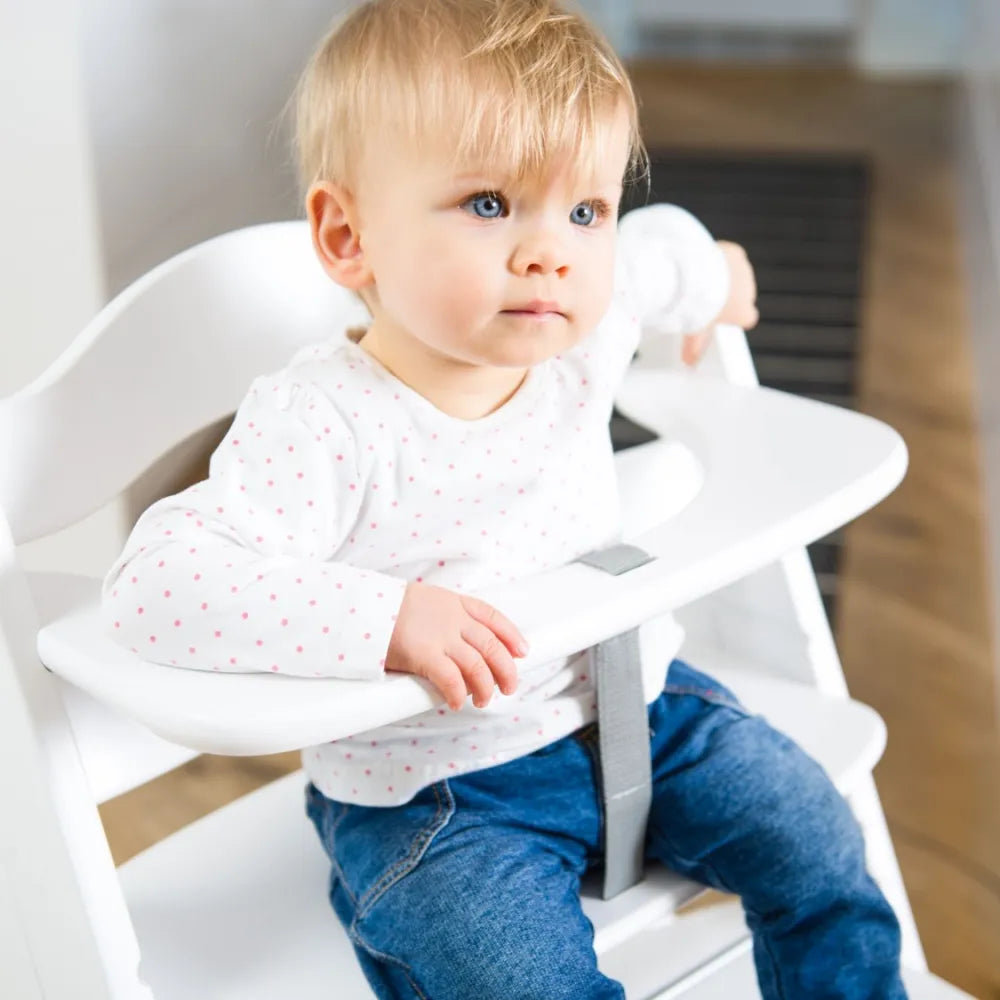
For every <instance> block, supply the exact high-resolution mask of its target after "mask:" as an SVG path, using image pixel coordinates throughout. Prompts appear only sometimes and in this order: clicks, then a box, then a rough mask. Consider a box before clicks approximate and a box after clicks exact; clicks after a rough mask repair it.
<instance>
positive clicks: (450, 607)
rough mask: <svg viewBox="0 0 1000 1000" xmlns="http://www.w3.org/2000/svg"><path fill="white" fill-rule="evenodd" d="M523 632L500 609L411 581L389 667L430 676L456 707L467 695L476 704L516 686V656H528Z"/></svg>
mask: <svg viewBox="0 0 1000 1000" xmlns="http://www.w3.org/2000/svg"><path fill="white" fill-rule="evenodd" d="M527 651H528V644H527V642H525V640H524V636H522V635H521V633H520V632H519V631H518V630H517V628H515V626H514V625H513V624H512V623H511V622H510V621H508V620H507V618H505V617H504V616H503V615H502V614H500V612H499V611H497V610H496V608H493V607H490V605H488V604H486V603H485V602H484V601H480V600H479V599H478V598H475V597H463V596H462V595H460V594H456V593H454V592H453V591H450V590H445V589H444V588H443V587H434V586H431V585H430V584H427V583H410V584H408V585H407V587H406V592H405V593H404V595H403V603H402V604H401V605H400V608H399V615H398V617H397V619H396V627H395V629H393V633H392V638H391V639H390V640H389V651H388V652H387V653H386V658H385V667H386V670H398V671H401V672H402V673H405V674H416V675H417V676H418V677H425V678H427V680H429V681H430V682H431V683H432V684H433V685H434V686H435V687H436V688H437V689H438V690H439V691H440V692H441V694H443V695H444V696H445V699H446V700H447V702H448V705H449V706H450V707H451V708H453V709H454V710H455V711H458V709H460V708H461V707H462V703H463V702H464V701H465V698H466V695H468V694H471V695H472V702H473V704H474V705H475V706H476V707H477V708H484V707H485V706H486V705H488V704H489V701H490V698H492V697H493V688H494V685H495V684H496V685H499V687H500V690H501V692H502V693H503V694H508V695H509V694H513V693H514V692H515V691H516V690H517V667H516V666H515V664H514V659H513V657H514V656H524V654H525V653H527Z"/></svg>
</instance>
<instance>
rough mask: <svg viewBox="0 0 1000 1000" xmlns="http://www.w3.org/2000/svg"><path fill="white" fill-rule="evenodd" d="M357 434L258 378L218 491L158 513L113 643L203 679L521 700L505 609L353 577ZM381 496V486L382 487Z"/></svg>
mask: <svg viewBox="0 0 1000 1000" xmlns="http://www.w3.org/2000/svg"><path fill="white" fill-rule="evenodd" d="M355 450H356V449H355V441H354V438H353V435H352V434H351V432H350V431H349V430H348V428H347V427H346V426H345V424H344V422H343V421H342V420H341V418H340V416H339V413H338V412H337V410H336V409H335V408H334V407H333V406H332V405H331V403H330V402H329V400H327V399H326V397H325V396H324V395H323V394H322V393H321V392H320V391H318V390H316V389H314V388H312V387H309V386H305V387H303V386H300V385H296V384H292V383H291V382H290V381H289V380H287V379H283V378H281V377H280V376H279V377H275V378H264V379H258V380H257V382H256V383H255V384H254V386H253V387H252V389H251V391H250V393H249V394H248V396H247V398H246V399H245V400H244V402H243V404H242V405H241V406H240V409H239V411H238V413H237V414H236V417H235V419H234V421H233V425H232V427H231V428H230V430H229V432H228V434H227V435H226V438H225V440H224V441H223V442H222V444H221V445H220V446H219V448H218V449H217V451H216V452H215V454H214V455H213V456H212V461H211V467H210V474H209V478H208V479H207V480H206V481H204V482H202V483H199V484H197V485H196V486H193V487H191V488H190V489H188V490H186V491H184V492H183V493H181V494H178V495H177V496H174V497H168V498H166V499H164V500H161V501H159V502H158V503H156V504H154V505H153V506H152V507H151V508H150V509H149V510H148V511H146V512H145V514H143V516H142V517H141V518H140V519H139V522H138V523H137V524H136V526H135V528H134V530H133V532H132V534H131V536H130V538H129V540H128V543H127V545H126V547H125V550H124V552H123V553H122V555H121V557H120V558H119V559H118V561H117V562H116V564H115V566H114V567H113V568H112V570H111V572H110V573H109V574H108V576H107V579H106V580H105V584H104V595H103V611H104V615H105V619H106V621H107V623H108V626H109V628H110V629H111V631H112V633H113V634H114V636H115V637H116V638H117V639H118V641H120V642H122V643H123V644H124V645H126V646H128V647H130V648H131V649H133V650H134V651H135V652H137V653H138V654H139V655H141V656H142V657H143V658H145V659H149V660H153V661H156V662H160V663H165V664H170V665H175V666H184V667H192V668H196V669H204V670H220V671H235V672H262V671H271V672H275V673H288V674H296V675H300V676H309V677H313V676H315V677H319V676H333V677H345V678H360V679H377V678H380V677H381V676H382V675H383V672H384V670H399V671H403V672H406V673H413V674H418V675H420V676H423V677H426V678H427V679H428V680H429V681H431V683H433V684H435V686H436V687H438V688H439V689H440V691H441V692H442V694H444V696H445V697H446V699H447V700H448V702H449V704H451V705H452V706H453V707H455V708H458V707H460V705H461V703H462V702H463V701H464V699H465V697H466V695H467V694H468V693H470V692H471V693H472V695H473V698H474V699H475V702H476V704H486V703H487V702H488V701H489V699H490V696H491V694H492V692H493V689H494V685H495V683H498V684H499V685H500V688H501V690H502V691H503V692H504V693H505V694H511V693H513V691H514V690H515V689H516V687H517V670H516V667H515V665H514V663H513V659H512V656H513V655H522V653H521V651H520V645H521V643H523V638H522V637H521V636H520V634H519V633H518V632H517V630H516V629H515V628H514V626H513V625H512V624H511V623H510V622H508V621H507V619H506V618H504V617H503V616H502V615H500V614H499V612H497V611H495V609H493V608H491V607H489V606H488V605H486V604H484V603H483V602H482V601H477V600H476V599H475V598H472V597H468V596H463V595H459V594H455V593H452V592H450V591H447V590H443V589H442V588H440V587H431V586H427V585H423V584H418V583H411V584H407V581H405V580H403V579H401V578H398V577H394V576H391V575H389V574H386V573H380V572H376V571H374V570H364V569H360V568H358V567H356V566H353V565H351V563H350V561H349V560H350V546H351V544H352V535H353V529H354V526H355V525H356V523H357V519H358V517H359V516H360V514H361V508H362V498H363V496H364V494H365V492H366V490H367V489H369V488H370V486H371V484H368V483H367V482H366V481H365V478H364V476H363V475H362V473H361V472H360V471H359V467H358V462H357V457H356V454H355ZM376 488H377V487H376Z"/></svg>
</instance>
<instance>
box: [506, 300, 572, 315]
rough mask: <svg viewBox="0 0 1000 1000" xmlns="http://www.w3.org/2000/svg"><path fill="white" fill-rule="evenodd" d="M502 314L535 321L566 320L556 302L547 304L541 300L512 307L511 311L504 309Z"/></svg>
mask: <svg viewBox="0 0 1000 1000" xmlns="http://www.w3.org/2000/svg"><path fill="white" fill-rule="evenodd" d="M503 313H504V315H507V316H527V317H532V318H536V319H556V318H559V317H561V318H562V319H565V318H566V314H565V313H564V312H563V311H562V309H560V308H559V303H558V302H547V301H543V300H541V299H535V300H533V301H532V302H526V303H524V304H523V305H517V306H514V307H513V308H512V309H504V310H503Z"/></svg>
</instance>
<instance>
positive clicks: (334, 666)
mask: <svg viewBox="0 0 1000 1000" xmlns="http://www.w3.org/2000/svg"><path fill="white" fill-rule="evenodd" d="M617 276H618V280H617V282H616V291H615V295H614V299H613V302H612V304H611V306H610V308H609V310H608V312H607V314H606V315H605V317H604V318H603V320H602V321H601V323H600V324H599V326H598V327H597V328H596V329H595V330H594V331H593V333H591V334H590V335H589V336H587V337H586V338H585V339H584V340H582V341H581V342H580V343H579V344H577V345H576V346H575V347H574V348H573V349H572V350H570V351H568V352H566V353H565V354H563V355H560V356H556V357H553V358H550V359H549V360H547V361H545V362H542V363H541V364H539V365H536V366H535V367H533V368H532V369H530V370H529V372H528V374H527V376H526V378H525V381H524V382H523V383H522V385H521V386H520V388H519V389H518V391H517V392H516V393H515V394H514V396H513V397H511V399H509V400H508V401H507V402H506V403H505V404H504V405H503V406H502V407H500V408H499V409H498V410H496V411H494V412H493V413H490V414H489V415H487V416H485V417H482V418H480V419H477V420H463V419H460V418H456V417H452V416H449V415H447V414H445V413H443V412H442V411H440V410H438V409H437V408H436V407H435V406H434V405H433V404H432V403H430V402H429V401H428V400H426V399H425V398H424V397H422V396H421V395H419V394H418V393H416V392H415V391H414V390H412V389H410V388H409V387H408V386H406V385H405V384H404V383H402V382H401V381H399V380H398V379H397V378H395V377H394V376H393V375H392V374H390V373H389V372H388V371H387V370H386V369H385V368H383V367H382V366H381V365H380V364H379V363H378V361H376V360H375V359H374V358H372V357H371V356H370V355H369V354H367V352H365V351H364V350H363V349H362V348H361V347H359V346H358V345H357V344H356V343H354V342H352V341H351V340H349V339H348V338H347V337H346V336H345V335H344V332H343V331H336V333H335V335H334V336H333V337H332V338H331V339H330V340H329V341H327V342H325V343H322V344H318V345H316V346H315V347H313V348H310V349H307V350H305V351H302V352H300V353H299V354H298V355H297V356H296V357H295V358H294V359H292V361H291V363H290V364H289V365H288V367H286V368H284V369H283V370H281V371H279V372H277V373H275V374H272V375H267V376H263V377H261V378H258V379H257V380H256V381H255V382H254V383H253V385H252V386H251V388H250V391H249V393H248V395H247V396H246V398H245V399H244V401H243V403H242V404H241V405H240V408H239V410H238V412H237V414H236V416H235V419H234V421H233V423H232V426H231V427H230V430H229V432H228V433H227V435H226V437H225V439H224V440H223V442H222V443H221V444H220V445H219V447H218V449H217V450H216V452H215V453H214V455H213V456H212V459H211V463H210V471H209V477H208V479H207V480H205V481H204V482H201V483H198V484H196V485H194V486H192V487H190V488H189V489H187V490H185V491H183V492H182V493H179V494H177V495H176V496H173V497H167V498H165V499H163V500H160V501H158V502H157V503H155V504H153V506H151V507H150V508H149V509H148V510H147V511H146V512H145V513H144V514H143V516H142V517H141V518H140V519H139V521H138V523H137V524H136V526H135V528H134V529H133V531H132V533H131V536H130V537H129V540H128V542H127V544H126V547H125V550H124V551H123V553H122V555H121V557H120V558H119V559H118V561H117V562H116V563H115V565H114V567H113V568H112V569H111V571H110V573H109V574H108V576H107V578H106V580H105V585H104V597H103V608H104V613H105V617H106V620H107V622H108V627H109V628H110V629H111V630H112V632H113V634H114V635H115V636H116V637H117V638H118V639H119V641H121V642H123V643H124V644H126V645H127V646H129V647H130V648H131V649H132V650H134V651H135V652H137V653H138V654H139V655H140V656H142V657H143V658H145V659H150V660H155V661H157V662H161V663H166V664H173V665H176V666H179V667H190V668H196V669H203V670H221V671H242V672H245V671H273V672H275V673H288V674H296V675H300V676H307V677H331V676H333V677H343V678H355V679H357V680H358V681H359V682H363V681H368V682H371V681H378V680H379V679H380V678H382V677H383V676H384V670H385V656H386V650H387V648H388V645H389V640H390V637H391V635H392V631H393V628H394V624H395V621H396V616H397V613H398V611H399V607H400V603H401V601H402V599H403V592H404V590H405V588H406V584H407V582H408V581H411V580H423V581H426V582H428V583H433V584H435V585H438V586H442V587H447V588H450V589H452V590H455V591H458V592H475V591H476V590H478V589H479V588H481V587H484V586H486V585H487V584H491V583H495V582H497V581H501V580H503V581H507V580H517V579H519V578H523V577H525V576H527V575H529V574H533V573H537V572H540V571H542V570H545V569H549V568H552V567H556V566H559V565H562V564H564V563H566V562H570V561H572V560H573V559H576V558H577V557H579V556H580V555H582V554H583V553H585V552H588V551H590V550H592V549H596V548H601V547H604V546H606V545H609V544H612V543H614V542H615V541H616V540H617V539H618V538H619V537H620V533H621V525H620V523H619V521H620V513H619V503H618V495H617V489H616V479H615V470H614V462H613V456H612V449H611V443H610V439H609V435H608V419H609V415H610V411H611V406H612V402H613V396H614V393H615V391H616V389H617V386H618V383H619V382H620V380H621V377H622V375H623V373H624V371H625V368H626V367H627V365H628V363H629V360H630V359H631V357H632V354H633V352H634V351H635V348H636V346H637V344H638V341H639V336H640V331H641V327H642V325H643V324H644V323H645V324H651V325H654V326H656V327H657V328H659V329H662V330H666V331H669V332H685V331H688V330H694V329H698V328H700V327H703V326H705V325H706V324H707V323H709V322H710V321H711V320H712V319H713V318H714V317H715V316H716V315H717V314H718V312H719V310H720V309H721V307H722V305H723V303H724V300H725V297H726V295H727V292H728V272H727V270H726V265H725V262H724V260H723V258H722V255H721V253H720V252H719V250H718V248H717V247H716V245H715V243H714V241H713V240H712V239H711V237H710V236H709V235H708V233H707V232H706V231H705V230H704V228H703V227H702V226H701V225H700V223H698V222H697V221H696V220H694V219H693V218H692V217H691V216H690V215H688V214H687V213H686V212H683V211H682V210H680V209H677V208H674V207H672V206H663V205H657V206H652V207H650V208H647V209H640V210H638V211H636V212H633V213H630V214H629V215H628V216H626V217H625V219H624V220H623V221H622V223H621V227H620V246H619V266H618V271H617ZM661 635H665V636H666V637H667V638H666V639H665V640H662V641H661V646H662V647H663V648H662V649H661V650H660V652H661V654H662V655H661V656H660V657H659V658H658V659H657V660H655V661H651V662H648V661H647V658H646V657H644V664H645V666H644V674H645V675H644V688H645V692H646V698H647V701H651V700H652V699H653V698H655V697H656V695H657V693H658V692H659V690H660V689H661V688H662V685H663V681H664V673H665V671H666V668H667V665H668V662H669V659H670V657H671V656H672V655H673V653H674V652H675V650H676V647H677V645H679V637H678V630H676V629H674V630H673V631H671V630H669V629H668V630H667V632H665V633H664V632H662V630H661ZM595 715H596V698H595V686H594V679H593V676H592V673H591V669H590V657H589V655H588V654H587V653H586V651H584V652H582V653H580V654H578V655H576V656H574V657H571V658H569V659H568V660H567V659H562V660H559V661H555V662H551V663H547V664H544V665H542V666H539V667H537V668H535V669H533V670H530V671H527V672H522V674H521V676H520V678H519V687H518V690H517V691H516V692H515V693H514V694H513V695H510V696H504V695H501V694H500V693H499V691H498V692H497V693H496V694H495V695H494V696H493V699H492V700H491V702H490V703H489V705H487V706H486V707H485V708H482V709H479V708H476V707H475V706H473V705H472V702H471V698H470V699H467V701H466V703H465V705H464V706H463V707H462V709H460V710H459V711H457V712H452V711H450V710H448V709H447V708H444V707H440V708H437V709H433V710H431V711H428V712H425V713H423V714H421V715H418V716H415V717H414V718H411V719H407V720H405V721H403V722H399V723H397V724H395V725H390V726H382V727H380V728H378V729H376V730H372V731H370V732H366V733H362V734H359V735H356V736H352V737H349V738H345V739H340V740H337V741H335V742H332V743H327V744H324V745H322V746H317V747H311V748H309V749H307V750H305V751H303V763H304V766H305V769H306V771H307V773H308V774H309V777H310V778H311V779H312V781H313V782H314V783H315V784H316V785H317V787H318V788H319V789H320V790H321V791H322V792H323V793H324V794H326V795H327V796H329V797H330V798H333V799H338V800H341V801H346V802H358V803H363V804H367V805H393V804H398V803H401V802H405V801H407V800H408V799H410V798H411V797H412V796H413V795H414V794H415V793H416V792H417V791H418V790H419V789H420V788H422V787H424V786H426V785H428V784H430V783H432V782H434V781H437V780H440V779H441V778H443V777H451V776H455V775H458V774H461V773H464V772H468V771H473V770H478V769H480V768H484V767H490V766H493V765H495V764H498V763H502V762H503V761H506V760H510V759H512V758H515V757H518V756H521V755H523V754H526V753H530V752H532V751H534V750H536V749H538V748H539V747H541V746H544V745H545V744H548V743H550V742H552V741H553V740H556V739H559V738H560V737H562V736H564V735H566V734H567V733H570V732H572V731H573V730H575V729H577V728H578V727H579V726H581V725H584V724H585V723H587V722H589V721H590V720H591V719H593V718H594V717H595Z"/></svg>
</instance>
